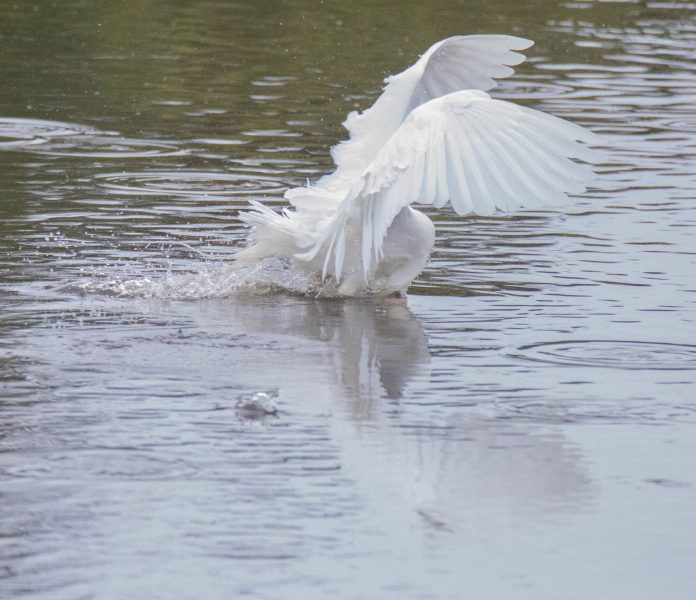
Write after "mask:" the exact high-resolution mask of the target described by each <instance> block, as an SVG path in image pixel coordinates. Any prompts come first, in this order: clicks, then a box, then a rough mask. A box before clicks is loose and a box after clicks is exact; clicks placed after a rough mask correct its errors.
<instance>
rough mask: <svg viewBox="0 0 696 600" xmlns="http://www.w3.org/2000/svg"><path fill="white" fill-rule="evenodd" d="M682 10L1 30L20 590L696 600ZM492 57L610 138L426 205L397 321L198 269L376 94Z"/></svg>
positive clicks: (128, 7) (227, 18) (236, 17)
mask: <svg viewBox="0 0 696 600" xmlns="http://www.w3.org/2000/svg"><path fill="white" fill-rule="evenodd" d="M363 4H364V3H363ZM695 17H696V5H694V4H693V3H688V2H650V1H641V2H639V1H630V2H590V1H587V2H585V1H583V2H568V3H555V2H549V1H546V0H533V1H531V2H525V3H517V2H502V1H501V2H496V3H478V2H468V1H464V2H459V3H456V2H451V1H448V2H444V1H440V0H436V1H435V2H429V3H413V2H404V1H400V2H395V1H391V0H385V1H383V2H375V3H370V5H369V6H367V7H366V6H363V5H362V4H361V5H360V6H357V5H355V4H353V3H348V2H334V1H324V2H322V3H317V2H309V1H308V0H293V1H290V2H283V3H280V2H270V3H258V2H233V3H230V2H222V1H219V0H210V1H202V2H198V3H194V5H193V6H188V5H184V4H181V3H172V2H164V1H162V0H150V1H147V2H135V1H123V2H119V3H87V2H79V1H77V0H70V1H67V2H61V3H58V4H56V5H53V4H52V3H36V4H34V3H29V2H27V3H16V4H10V5H8V7H5V8H4V9H3V18H2V22H1V23H0V41H1V42H2V51H1V52H0V73H1V74H2V76H3V81H4V82H6V83H7V82H10V83H11V84H7V85H4V86H3V87H2V89H1V90H0V215H1V216H2V218H1V219H0V309H1V311H2V312H1V317H0V381H1V384H0V450H1V452H0V596H2V598H32V599H34V598H36V599H42V600H43V599H47V600H48V599H50V600H54V599H70V600H72V599H85V598H90V599H91V598H94V599H99V600H101V599H120V598H167V599H168V598H182V599H184V598H186V599H188V598H191V599H193V598H206V599H218V598H219V599H228V598H238V597H250V598H260V599H265V598H268V599H277V598H288V599H289V598H326V597H330V596H331V595H333V596H335V597H338V598H345V599H353V598H354V599H358V598H360V599H371V598H385V599H387V598H395V599H397V598H398V599H403V598H433V599H443V598H452V599H460V598H476V599H488V598H491V599H493V598H495V599H496V600H500V599H511V600H518V599H527V598H528V599H530V600H531V599H534V600H551V599H554V600H555V599H563V600H570V599H572V600H576V599H577V600H584V599H587V598H631V599H632V600H641V599H646V600H647V599H653V598H670V600H672V599H674V600H681V599H689V598H693V597H696V578H695V577H694V572H696V571H695V569H696V560H695V558H694V557H696V519H694V506H696V487H695V486H696V461H695V460H694V457H695V456H696V441H695V440H696V436H695V435H694V433H695V425H696V409H695V405H694V397H695V392H696V216H695V215H696V213H695V212H694V211H695V202H696V168H695V167H696V109H694V102H695V101H696V66H695V65H696V18H695ZM477 32H499V33H510V34H516V35H522V36H524V37H529V38H532V39H534V40H536V45H535V46H533V47H532V48H531V49H530V50H529V51H528V52H527V54H528V56H529V60H528V61H527V63H525V64H523V65H521V66H520V68H519V69H518V75H517V76H515V77H514V78H512V79H510V80H506V81H504V82H501V85H500V88H499V90H498V91H497V95H498V97H501V98H505V99H509V100H513V101H515V102H520V103H522V104H524V105H527V106H531V107H534V108H537V109H541V110H544V111H547V112H550V113H553V114H555V115H558V116H561V117H566V118H569V119H572V120H574V121H576V122H578V123H580V124H582V125H584V126H587V127H589V128H590V129H592V130H593V131H595V132H597V133H598V134H600V135H602V136H603V137H604V138H605V140H606V142H607V146H608V148H607V154H608V158H607V162H606V163H605V164H603V165H602V166H601V167H600V169H599V171H600V177H599V180H598V182H597V186H596V187H595V188H593V189H592V190H591V191H590V192H589V193H588V194H586V195H584V196H582V197H580V198H575V199H574V200H573V203H572V204H571V205H570V206H568V207H567V209H565V210H563V211H561V212H526V213H520V214H516V215H510V216H496V217H485V218H484V217H480V218H474V217H467V218H462V217H458V216H456V215H454V214H450V213H448V212H440V213H439V214H436V215H433V219H435V220H436V222H437V226H438V237H437V241H436V249H435V252H434V254H433V258H432V260H431V263H430V265H429V266H428V268H427V269H426V271H425V272H424V273H423V274H422V276H421V277H420V278H419V279H418V280H417V281H416V282H415V283H414V285H413V287H412V289H411V291H410V294H409V297H408V299H407V301H399V300H392V301H388V302H382V303H379V302H371V301H366V300H361V301H326V300H318V299H316V298H313V297H312V296H311V295H309V296H301V295H298V294H297V292H299V291H303V290H306V287H307V282H306V281H302V280H301V279H299V280H298V278H296V277H294V276H292V275H288V273H287V271H285V270H283V269H282V265H278V264H274V263H265V264H262V265H260V266H259V267H257V268H256V269H253V270H252V271H251V272H247V273H245V274H244V275H243V276H241V277H240V276H239V275H238V274H235V273H233V272H231V271H230V270H229V269H228V268H227V267H226V265H225V263H224V262H220V261H214V260H209V259H206V258H204V257H202V256H201V255H200V253H199V252H207V253H213V254H215V255H222V256H224V255H225V254H228V253H232V252H234V251H235V249H236V247H238V245H239V244H240V243H242V242H243V239H244V236H245V230H244V229H243V228H242V227H241V224H240V222H239V221H238V219H237V211H238V210H239V209H241V208H243V207H244V206H245V205H246V203H247V201H248V200H250V199H254V200H263V201H265V202H268V203H270V204H277V205H280V204H281V202H282V200H281V199H282V193H283V191H284V190H285V189H286V188H287V187H289V186H296V185H300V184H302V183H304V182H305V181H306V180H307V179H310V180H313V179H316V178H317V177H319V176H320V175H322V174H323V173H325V172H327V171H328V170H330V168H331V161H330V158H329V154H328V148H329V147H330V146H331V145H332V144H334V143H336V142H337V141H338V140H339V139H341V136H342V135H343V134H342V131H341V128H340V125H339V124H340V122H341V120H342V119H343V117H344V116H345V114H346V112H347V111H349V110H353V109H356V108H358V109H360V108H366V107H367V106H369V105H370V104H371V102H372V101H373V100H374V99H375V98H376V96H377V95H378V93H379V89H380V85H381V80H382V78H383V77H384V76H385V75H387V74H389V73H394V72H398V71H400V70H401V69H403V68H404V67H406V66H407V65H408V64H410V63H411V62H412V61H413V60H415V58H416V57H417V56H418V54H419V53H420V52H422V51H423V50H425V49H426V48H427V47H428V46H429V45H430V44H431V43H433V42H434V41H436V40H438V39H441V38H442V37H445V36H447V35H452V34H458V33H477ZM192 248H193V249H195V250H198V251H199V252H196V251H194V250H192ZM279 288H282V289H284V290H285V292H281V293H279V292H278V290H279ZM255 398H256V399H259V398H260V399H272V401H273V402H274V403H275V405H276V406H277V412H275V413H274V414H264V413H263V412H260V411H253V410H249V409H248V408H243V406H242V405H246V406H248V404H249V402H252V403H253V401H254V399H255Z"/></svg>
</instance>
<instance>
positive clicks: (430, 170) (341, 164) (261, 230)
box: [235, 35, 599, 296]
mask: <svg viewBox="0 0 696 600" xmlns="http://www.w3.org/2000/svg"><path fill="white" fill-rule="evenodd" d="M532 43H533V42H531V41H530V40H525V39H522V38H518V37H512V36H505V35H471V36H455V37H451V38H447V39H445V40H442V41H440V42H438V43H436V44H435V45H433V46H432V47H431V48H430V49H429V50H428V51H427V52H425V54H423V55H422V56H421V58H420V59H419V60H418V61H417V62H416V63H415V64H414V65H413V66H411V67H410V68H408V69H406V70H405V71H404V72H403V73H400V74H398V75H394V76H392V77H388V78H387V79H386V80H385V82H386V84H387V85H386V87H385V88H384V92H383V93H382V95H381V96H380V97H379V98H378V99H377V101H376V102H375V104H374V105H373V106H372V108H370V109H368V110H366V111H364V112H363V113H360V114H358V113H357V112H352V113H351V114H349V115H348V118H347V119H346V121H345V123H344V125H345V127H346V129H347V130H348V133H349V135H350V137H349V139H348V140H347V141H345V142H342V143H340V144H338V145H337V146H335V147H334V148H333V150H332V156H333V159H334V162H335V163H336V170H335V171H334V172H333V173H332V174H330V175H326V176H325V177H323V178H321V179H320V180H319V181H318V182H317V183H316V184H315V185H308V186H307V187H302V188H294V189H290V190H288V191H287V192H286V193H285V198H286V199H287V200H288V201H289V202H290V204H291V205H292V209H285V210H283V212H282V213H280V214H279V213H276V212H274V211H273V210H271V209H270V208H268V207H266V206H264V205H262V204H260V203H258V202H252V205H253V206H252V209H251V210H250V211H248V212H246V213H242V214H241V215H240V218H241V219H242V220H243V221H245V222H246V223H248V224H249V225H251V226H252V227H253V234H252V243H251V244H250V245H249V246H248V247H247V248H245V249H244V250H241V251H240V252H238V253H237V254H236V255H235V259H236V261H237V263H238V264H241V265H248V264H253V263H255V262H257V261H259V260H262V259H265V258H269V257H278V258H282V257H285V258H289V259H291V260H292V263H293V266H294V267H295V268H296V269H299V270H302V271H305V272H307V273H309V274H311V275H315V276H316V277H317V279H320V280H321V281H322V282H323V286H324V287H323V291H324V292H325V293H328V294H335V295H340V296H359V295H368V294H390V293H395V292H396V293H401V292H404V291H406V289H407V288H408V286H409V285H410V283H411V281H412V280H413V279H414V278H415V277H416V276H417V275H418V274H419V273H420V271H421V270H422V269H423V267H424V266H425V263H426V261H427V260H428V256H429V255H430V251H431V249H432V247H433V243H434V239H435V228H434V225H433V223H432V222H431V221H430V219H429V218H428V217H427V216H425V215H424V214H422V213H420V212H418V211H416V210H414V209H413V208H411V207H410V205H411V204H413V203H420V204H426V205H430V206H434V207H435V208H441V207H443V206H444V205H445V204H447V202H448V201H449V203H450V204H451V205H452V208H453V209H454V210H455V211H456V212H457V213H458V214H460V215H464V214H469V213H473V214H477V215H490V214H493V213H494V212H496V211H498V210H500V211H510V210H515V209H537V208H549V207H555V206H559V205H560V204H562V203H564V202H565V201H566V200H567V196H566V194H567V193H572V194H579V193H582V192H584V191H585V189H586V188H585V186H586V184H587V183H588V182H589V181H591V180H592V179H593V178H594V173H593V172H592V169H590V168H589V167H588V166H586V165H582V164H579V162H578V161H584V162H597V161H598V158H599V156H598V154H597V153H595V152H594V151H592V150H590V149H589V148H588V147H587V146H586V145H584V144H592V143H593V142H595V143H596V141H597V138H596V136H595V135H594V134H592V133H590V132H589V131H587V130H585V129H583V128H582V127H579V126H577V125H574V124H572V123H569V122H567V121H564V120H562V119H559V118H557V117H553V116H550V115H547V114H544V113H542V112H539V111H536V110H532V109H529V108H525V107H522V106H517V105H515V104H512V103H510V102H504V101H502V100H494V99H492V98H491V97H490V96H489V95H488V94H487V93H486V90H490V89H492V88H494V87H495V86H496V82H495V81H494V78H501V77H508V76H510V75H512V74H513V73H514V71H513V69H512V68H510V66H511V65H517V64H519V63H521V62H523V61H524V56H523V55H522V54H519V53H517V52H515V50H524V49H526V48H528V47H529V46H531V45H532ZM581 142H582V143H581Z"/></svg>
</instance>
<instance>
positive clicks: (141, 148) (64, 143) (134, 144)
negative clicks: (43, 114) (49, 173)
mask: <svg viewBox="0 0 696 600" xmlns="http://www.w3.org/2000/svg"><path fill="white" fill-rule="evenodd" d="M35 152H37V153H38V154H45V155H48V156H75V157H84V158H147V157H153V156H181V155H183V154H188V153H189V151H188V150H186V149H184V148H179V147H178V146H177V145H176V144H175V143H173V142H162V141H155V140H139V139H133V138H124V137H119V136H116V135H114V136H110V135H104V134H100V135H94V136H89V137H85V136H79V137H77V138H75V137H73V138H70V139H69V140H68V139H64V140H60V141H55V142H54V143H53V144H52V145H50V146H48V147H46V146H42V147H40V148H38V149H36V150H35Z"/></svg>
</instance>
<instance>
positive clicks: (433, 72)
mask: <svg viewBox="0 0 696 600" xmlns="http://www.w3.org/2000/svg"><path fill="white" fill-rule="evenodd" d="M533 43H534V42H532V41H531V40H526V39H523V38H519V37H514V36H509V35H468V36H461V35H460V36H455V37H450V38H447V39H444V40H442V41H440V42H437V43H436V44H434V45H433V46H431V47H430V48H429V49H428V50H427V51H426V52H425V53H424V54H423V55H422V56H421V58H420V59H419V60H418V61H417V62H416V63H415V64H414V65H412V66H411V67H409V68H408V69H406V70H405V71H403V72H402V73H399V74H398V75H393V76H391V77H388V78H387V79H386V80H385V82H386V84H387V85H386V87H385V88H384V91H383V92H382V95H381V96H380V97H379V98H378V99H377V101H376V102H375V104H374V105H373V106H372V107H371V108H369V109H367V110H366V111H364V112H363V113H357V112H352V113H350V114H349V115H348V118H347V119H346V121H345V122H344V123H343V125H344V126H345V127H346V129H347V130H348V133H349V136H350V139H348V140H346V141H345V142H341V143H340V144H338V145H337V146H335V147H334V148H333V149H332V156H333V159H334V162H335V163H336V166H337V167H338V170H337V171H336V173H335V174H333V175H330V176H328V177H327V178H325V180H324V181H323V185H324V186H326V185H331V184H332V183H333V184H335V183H337V182H341V183H342V182H345V181H346V180H347V179H349V178H350V177H351V176H352V175H354V174H355V172H356V171H357V172H358V173H359V172H362V170H363V169H364V168H365V167H366V166H367V164H368V163H369V162H370V160H372V159H373V158H374V156H375V155H376V154H377V152H378V151H379V150H380V148H381V147H382V146H383V145H384V144H385V143H386V142H387V140H388V139H389V138H390V137H391V136H392V135H393V134H394V132H395V131H396V130H397V129H398V128H399V127H400V126H401V124H402V123H403V121H404V119H405V118H406V117H407V116H408V114H409V112H411V111H412V110H413V109H414V108H416V107H418V106H420V105H421V104H423V103H425V102H428V101H429V100H433V99H435V98H439V97H440V96H444V95H446V94H450V93H452V92H456V91H460V90H484V91H485V90H490V89H492V88H494V87H495V86H496V82H495V81H494V80H495V79H496V78H498V79H500V78H503V77H509V76H510V75H512V74H513V73H514V71H513V69H512V68H510V65H517V64H519V63H521V62H523V61H524V59H525V57H524V55H522V54H519V53H518V52H515V50H524V49H526V48H529V47H530V46H531V45H532V44H533Z"/></svg>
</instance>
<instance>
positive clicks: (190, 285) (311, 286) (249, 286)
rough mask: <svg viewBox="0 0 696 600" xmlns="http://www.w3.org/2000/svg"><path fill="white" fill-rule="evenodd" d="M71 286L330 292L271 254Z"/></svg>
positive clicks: (165, 291)
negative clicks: (242, 263) (241, 263)
mask: <svg viewBox="0 0 696 600" xmlns="http://www.w3.org/2000/svg"><path fill="white" fill-rule="evenodd" d="M74 287H76V288H77V289H78V290H79V291H81V292H83V293H96V294H106V295H111V296H120V297H126V298H158V299H163V300H200V299H205V298H228V297H231V296H238V295H262V294H273V293H288V294H293V295H302V296H305V295H306V296H319V295H321V296H324V297H326V296H331V291H330V290H326V289H325V288H324V287H322V286H321V285H320V282H319V281H318V280H317V279H316V278H315V277H313V276H311V275H309V274H307V273H305V272H303V271H299V270H297V269H295V268H293V267H292V265H291V264H290V262H289V261H287V260H281V259H274V258H272V259H266V260H263V261H261V262H259V263H258V264H255V265H252V266H248V267H241V268H239V267H236V266H235V265H232V264H229V263H228V264H225V265H215V266H208V267H207V268H202V269H201V270H199V271H197V272H195V273H174V272H172V271H167V272H166V273H163V274H162V275H161V276H157V275H155V276H152V277H135V278H130V277H109V276H107V277H94V278H91V279H88V280H86V281H81V282H79V283H78V284H77V285H76V286H74Z"/></svg>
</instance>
